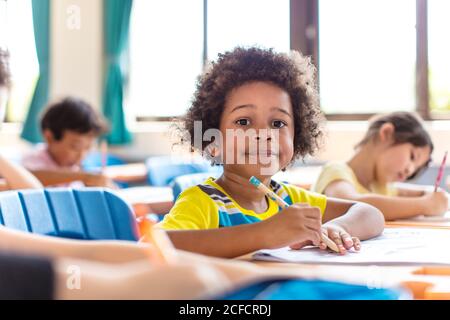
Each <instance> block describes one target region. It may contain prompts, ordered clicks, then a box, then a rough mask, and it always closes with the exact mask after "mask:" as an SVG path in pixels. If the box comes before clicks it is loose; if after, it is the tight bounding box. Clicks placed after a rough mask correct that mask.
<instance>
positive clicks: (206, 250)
mask: <svg viewBox="0 0 450 320" xmlns="http://www.w3.org/2000/svg"><path fill="white" fill-rule="evenodd" d="M320 220H321V213H320V209H319V208H314V207H309V206H302V205H299V204H294V205H292V206H290V207H289V208H286V209H284V210H283V212H282V213H279V214H276V215H274V216H272V217H271V218H269V219H267V220H264V221H262V222H258V223H253V224H245V225H239V226H233V227H226V228H218V229H207V230H177V231H174V230H172V231H171V230H168V235H169V237H170V239H171V240H172V242H173V244H174V245H175V247H176V248H178V249H181V250H186V251H191V252H196V253H201V254H205V255H209V256H216V257H224V258H233V257H237V256H242V255H244V254H247V253H250V252H253V251H256V250H259V249H275V248H281V247H285V246H289V245H293V244H295V243H299V242H312V243H313V244H316V245H319V243H320V240H321V229H320V228H321V221H320Z"/></svg>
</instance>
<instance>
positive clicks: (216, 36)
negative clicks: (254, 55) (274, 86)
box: [207, 0, 290, 60]
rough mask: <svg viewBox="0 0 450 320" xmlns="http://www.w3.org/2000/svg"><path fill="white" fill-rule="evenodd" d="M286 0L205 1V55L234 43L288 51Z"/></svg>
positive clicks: (228, 47) (221, 50)
mask: <svg viewBox="0 0 450 320" xmlns="http://www.w3.org/2000/svg"><path fill="white" fill-rule="evenodd" d="M289 22H290V21H289V1H288V0H281V1H280V0H245V1H242V0H227V1H223V0H210V1H208V42H207V43H208V58H209V59H210V60H215V59H216V58H217V54H218V53H222V52H225V51H228V50H231V49H233V48H234V47H236V46H237V45H241V46H251V45H260V46H263V47H266V48H275V50H277V51H284V52H287V51H289V49H290V43H289V28H290V27H289Z"/></svg>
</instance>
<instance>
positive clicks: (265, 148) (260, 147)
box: [219, 82, 294, 178]
mask: <svg viewBox="0 0 450 320" xmlns="http://www.w3.org/2000/svg"><path fill="white" fill-rule="evenodd" d="M220 132H221V133H222V137H223V147H222V148H219V150H220V151H219V152H220V153H221V157H222V161H223V163H224V169H225V170H228V171H232V172H234V173H236V174H238V175H240V176H242V177H245V178H249V177H251V176H256V177H261V178H263V177H270V176H272V175H273V174H275V173H276V172H278V171H279V170H280V169H282V168H284V167H286V166H287V165H288V164H289V163H290V161H291V160H292V157H293V154H294V118H293V114H292V104H291V99H290V97H289V94H288V93H287V92H285V91H284V90H282V89H280V88H279V87H277V86H275V85H272V84H270V83H266V82H252V83H249V84H245V85H242V86H240V87H238V88H235V89H234V90H232V91H231V92H230V94H229V95H228V97H227V99H226V102H225V108H224V111H223V114H222V118H221V121H220Z"/></svg>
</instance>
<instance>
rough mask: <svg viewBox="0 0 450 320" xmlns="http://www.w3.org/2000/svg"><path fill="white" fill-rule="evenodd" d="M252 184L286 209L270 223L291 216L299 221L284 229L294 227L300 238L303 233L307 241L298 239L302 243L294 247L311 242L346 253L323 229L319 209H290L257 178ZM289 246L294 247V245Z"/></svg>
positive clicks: (286, 225)
mask: <svg viewBox="0 0 450 320" xmlns="http://www.w3.org/2000/svg"><path fill="white" fill-rule="evenodd" d="M250 183H251V184H253V185H254V186H255V187H257V188H258V189H259V190H261V191H262V192H263V193H265V194H266V195H267V196H268V197H269V198H271V199H272V200H274V201H276V202H277V203H278V205H279V206H280V207H282V208H283V209H284V210H283V214H282V215H277V216H274V217H272V218H271V219H272V220H271V219H269V221H270V222H272V221H273V220H277V219H278V220H286V219H287V220H289V218H290V216H291V215H292V216H293V217H294V219H298V220H296V221H295V220H293V221H292V222H288V221H286V222H285V225H284V228H285V229H286V230H289V228H292V227H294V229H295V227H296V228H297V229H298V231H297V232H298V234H297V237H298V238H301V234H302V233H303V235H304V238H305V239H298V240H300V241H297V242H295V243H296V244H294V246H293V247H298V246H299V245H300V246H303V245H304V244H307V243H309V242H311V243H312V244H314V245H317V246H319V247H320V248H322V249H326V248H330V249H331V250H333V251H334V252H340V253H345V250H344V249H343V248H344V246H341V247H342V248H341V247H338V245H337V244H336V243H335V242H333V241H332V240H331V239H330V238H328V235H327V234H326V233H325V232H323V230H322V228H321V225H322V223H321V221H322V215H321V212H320V210H319V209H318V208H314V207H311V206H309V205H307V204H294V205H292V206H290V207H289V205H288V204H287V203H286V202H285V201H284V200H283V199H281V198H280V197H279V196H278V195H277V194H275V193H274V192H273V191H272V190H270V189H269V188H267V187H266V186H265V185H264V184H262V183H261V182H260V181H259V180H258V179H257V178H255V177H251V178H250ZM290 211H293V213H292V214H290V213H288V212H290ZM285 235H287V236H288V237H289V233H286V234H285ZM286 240H287V239H286ZM287 245H292V243H290V244H287ZM345 247H346V246H345ZM355 249H357V250H359V244H358V248H356V246H355Z"/></svg>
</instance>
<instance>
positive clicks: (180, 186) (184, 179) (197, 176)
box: [170, 171, 221, 200]
mask: <svg viewBox="0 0 450 320" xmlns="http://www.w3.org/2000/svg"><path fill="white" fill-rule="evenodd" d="M220 175H221V172H219V171H218V172H216V173H214V172H203V173H194V174H186V175H184V176H179V177H176V178H175V179H173V181H172V183H171V184H170V186H171V187H172V192H173V198H174V199H175V200H176V199H177V198H178V196H179V195H180V193H181V192H183V191H184V190H186V189H187V188H190V187H193V186H196V185H198V184H200V183H202V182H204V181H205V180H206V179H208V178H209V177H213V178H218V177H219V176H220Z"/></svg>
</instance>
